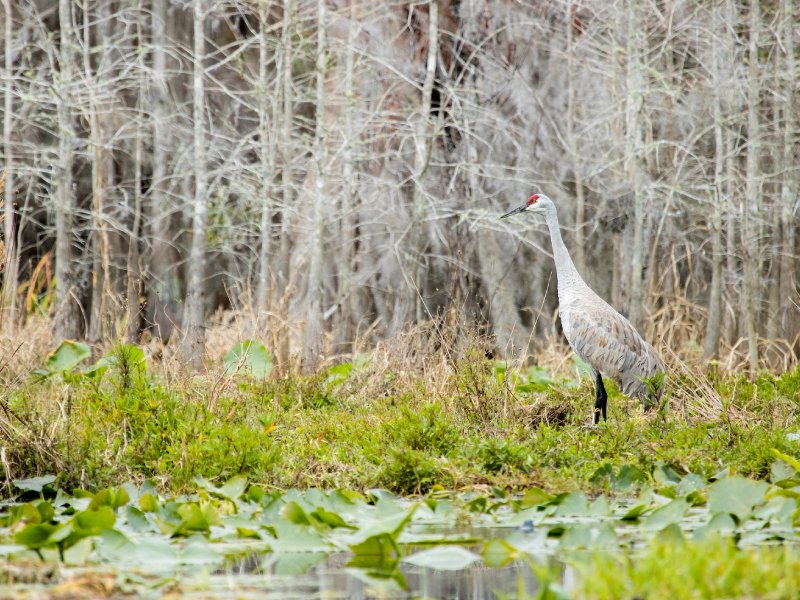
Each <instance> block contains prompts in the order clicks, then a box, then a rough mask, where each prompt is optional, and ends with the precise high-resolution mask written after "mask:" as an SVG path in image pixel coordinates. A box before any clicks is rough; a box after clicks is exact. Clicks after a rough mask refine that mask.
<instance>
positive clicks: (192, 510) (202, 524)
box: [176, 502, 219, 533]
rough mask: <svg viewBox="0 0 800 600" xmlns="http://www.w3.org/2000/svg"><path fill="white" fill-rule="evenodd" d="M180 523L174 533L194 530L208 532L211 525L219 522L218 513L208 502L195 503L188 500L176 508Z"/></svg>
mask: <svg viewBox="0 0 800 600" xmlns="http://www.w3.org/2000/svg"><path fill="white" fill-rule="evenodd" d="M178 514H179V515H180V517H181V523H180V525H179V527H178V530H177V531H176V533H187V532H194V531H202V532H208V531H209V530H210V529H211V526H212V525H216V524H217V523H219V515H218V514H217V511H216V509H215V508H214V506H213V505H211V504H210V503H202V504H196V503H194V502H188V503H186V504H182V505H181V506H180V507H179V508H178Z"/></svg>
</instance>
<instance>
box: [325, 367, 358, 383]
mask: <svg viewBox="0 0 800 600" xmlns="http://www.w3.org/2000/svg"><path fill="white" fill-rule="evenodd" d="M352 371H353V363H340V364H338V365H334V366H332V367H331V368H330V369H328V377H327V378H326V380H325V381H326V383H329V384H331V385H333V386H337V385H341V384H342V383H344V382H345V381H347V378H348V377H350V373H351V372H352Z"/></svg>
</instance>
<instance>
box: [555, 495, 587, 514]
mask: <svg viewBox="0 0 800 600" xmlns="http://www.w3.org/2000/svg"><path fill="white" fill-rule="evenodd" d="M589 514H590V513H589V501H588V500H587V499H586V494H584V493H583V492H572V493H571V494H568V495H567V496H566V497H564V499H563V500H562V501H561V503H560V504H559V505H558V509H557V510H556V516H558V517H564V516H572V517H584V516H588V515H589Z"/></svg>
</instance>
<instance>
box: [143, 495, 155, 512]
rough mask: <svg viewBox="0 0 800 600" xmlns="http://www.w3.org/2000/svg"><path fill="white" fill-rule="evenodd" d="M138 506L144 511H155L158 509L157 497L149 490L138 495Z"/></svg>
mask: <svg viewBox="0 0 800 600" xmlns="http://www.w3.org/2000/svg"><path fill="white" fill-rule="evenodd" d="M139 508H141V509H142V511H144V512H156V511H157V510H158V498H156V497H155V496H154V495H153V494H151V493H150V492H145V493H144V494H142V495H141V496H139Z"/></svg>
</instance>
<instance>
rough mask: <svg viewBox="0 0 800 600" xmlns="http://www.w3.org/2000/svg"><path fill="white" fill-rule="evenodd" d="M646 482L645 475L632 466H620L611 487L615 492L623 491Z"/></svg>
mask: <svg viewBox="0 0 800 600" xmlns="http://www.w3.org/2000/svg"><path fill="white" fill-rule="evenodd" d="M646 481H647V475H645V474H644V472H643V471H642V470H641V469H639V468H638V467H635V466H633V465H622V467H620V469H619V475H617V476H616V477H615V478H614V479H613V480H612V482H611V487H612V488H613V489H615V490H619V491H624V490H628V489H630V488H632V487H633V486H635V485H637V484H641V483H644V482H646Z"/></svg>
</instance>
